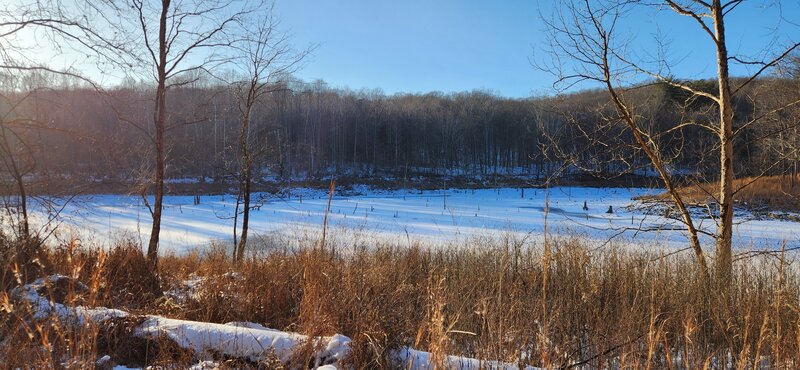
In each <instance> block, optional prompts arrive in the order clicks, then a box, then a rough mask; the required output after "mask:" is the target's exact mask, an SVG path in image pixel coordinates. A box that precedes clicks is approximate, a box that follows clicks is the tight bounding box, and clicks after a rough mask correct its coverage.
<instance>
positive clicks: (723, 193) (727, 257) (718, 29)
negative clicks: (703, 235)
mask: <svg viewBox="0 0 800 370" xmlns="http://www.w3.org/2000/svg"><path fill="white" fill-rule="evenodd" d="M712 16H713V18H714V33H715V35H716V47H717V77H718V83H719V120H720V122H719V141H720V156H719V159H720V172H719V174H720V177H719V225H718V230H717V243H716V271H715V273H716V280H717V282H718V284H719V286H727V285H729V283H730V280H731V273H732V269H733V260H732V250H731V239H732V235H733V177H734V176H733V106H732V101H731V100H732V98H731V87H730V79H729V76H728V75H729V72H728V50H727V47H726V45H725V21H724V18H723V10H722V6H721V4H720V1H719V0H714V2H713V3H712Z"/></svg>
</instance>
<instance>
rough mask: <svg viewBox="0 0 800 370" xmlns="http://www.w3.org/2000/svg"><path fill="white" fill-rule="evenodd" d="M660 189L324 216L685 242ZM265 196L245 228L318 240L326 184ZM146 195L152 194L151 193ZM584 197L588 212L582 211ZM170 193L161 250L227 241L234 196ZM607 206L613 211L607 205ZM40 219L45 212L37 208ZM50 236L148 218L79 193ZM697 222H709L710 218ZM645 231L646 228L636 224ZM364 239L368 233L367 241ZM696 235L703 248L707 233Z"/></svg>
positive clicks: (414, 227) (574, 190)
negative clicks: (658, 206) (646, 207)
mask: <svg viewBox="0 0 800 370" xmlns="http://www.w3.org/2000/svg"><path fill="white" fill-rule="evenodd" d="M659 192H660V190H653V189H622V188H578V187H558V188H553V189H550V190H549V213H548V216H547V222H546V223H545V199H546V191H545V190H543V189H524V190H521V189H516V188H513V189H512V188H505V189H484V190H456V189H450V190H446V191H442V190H437V191H404V190H400V191H382V190H370V189H366V188H356V189H353V190H350V191H346V192H343V194H350V195H339V194H337V195H336V196H335V197H334V198H333V201H332V203H331V212H330V214H329V217H328V222H329V227H330V230H331V231H330V233H331V234H332V235H334V236H335V235H337V234H338V235H343V234H347V235H348V236H347V237H349V238H360V240H361V241H362V242H363V241H364V240H372V239H378V240H384V241H389V242H395V243H398V244H407V243H411V242H414V241H425V242H431V243H443V244H446V243H454V242H455V243H458V242H460V241H463V240H467V239H471V238H475V237H486V236H489V237H493V236H499V235H504V234H507V233H517V234H521V235H530V236H532V238H531V239H535V238H537V237H540V236H541V235H542V233H543V231H544V228H545V225H547V229H548V231H549V232H551V233H555V234H562V235H564V234H566V235H573V234H578V235H584V236H587V237H589V238H590V239H592V240H594V242H597V243H598V244H603V243H606V242H608V240H610V239H611V238H612V237H613V238H614V239H613V240H614V242H615V243H616V242H621V241H633V242H636V243H637V244H639V245H656V246H664V247H681V246H685V242H686V235H685V233H684V231H682V228H681V224H680V223H679V222H677V221H675V220H672V219H666V218H664V217H663V216H662V215H653V214H650V215H648V214H646V213H645V212H644V211H642V210H640V209H639V208H640V207H639V206H641V204H639V203H638V202H637V201H635V200H633V199H632V198H633V197H635V196H639V195H645V194H655V193H659ZM262 197H263V199H264V200H263V202H259V206H258V207H257V208H256V209H254V210H253V212H252V213H251V224H250V227H251V232H253V233H255V234H257V235H259V234H260V235H281V236H282V237H284V238H297V239H298V240H299V239H300V238H312V239H315V238H318V237H319V235H320V234H321V231H322V223H323V217H324V214H325V209H326V206H327V192H325V191H320V190H309V189H297V190H294V191H292V193H291V195H283V196H275V195H269V194H258V195H256V196H254V198H255V199H259V198H262ZM150 202H152V200H150ZM584 202H586V206H587V207H588V210H584V209H583V207H584ZM193 203H194V197H192V196H168V197H166V198H165V209H164V216H163V222H162V228H161V245H162V251H176V252H181V251H185V250H188V249H192V248H202V247H205V246H207V245H208V244H209V242H210V241H212V240H220V241H230V240H232V235H233V229H232V227H233V226H232V225H233V214H234V207H235V203H236V199H235V197H234V196H231V195H227V196H221V195H215V196H202V197H201V199H200V204H199V205H194V204H193ZM609 207H613V213H607V211H608V209H609ZM38 216H39V219H40V221H41V220H42V219H43V218H44V217H45V216H46V213H45V212H44V211H42V210H40V211H39V213H38ZM60 220H61V222H60V224H59V227H58V229H57V232H56V233H55V234H54V235H55V237H58V238H61V239H69V238H72V237H77V238H80V239H81V240H82V242H83V243H84V244H90V243H98V244H108V243H109V242H110V241H111V240H114V239H117V238H119V237H120V236H122V235H125V236H128V237H132V238H134V239H136V240H141V241H142V242H143V243H144V244H146V243H147V240H148V238H149V230H150V221H151V217H150V214H149V211H148V209H147V207H146V205H145V203H144V202H143V201H142V200H141V198H140V197H137V196H121V195H95V196H82V197H78V198H76V199H73V200H72V201H71V202H69V203H68V204H67V205H66V206H65V208H64V209H63V211H62V212H61V214H60ZM737 220H738V224H737V226H736V228H735V229H734V238H735V244H736V246H737V247H738V248H747V249H750V248H757V249H760V248H768V249H776V248H779V246H780V244H781V243H782V242H787V243H788V245H789V246H794V245H798V244H800V242H798V235H800V223H795V222H790V221H777V220H750V219H749V218H746V217H739V218H738V219H737ZM701 227H702V228H704V229H707V230H713V228H714V223H713V220H711V219H705V220H703V221H702V222H701ZM642 230H646V231H642ZM365 238H369V239H365ZM703 242H704V243H705V244H706V245H708V246H709V247H710V246H711V245H712V244H713V243H712V240H711V239H709V238H705V239H704V240H703Z"/></svg>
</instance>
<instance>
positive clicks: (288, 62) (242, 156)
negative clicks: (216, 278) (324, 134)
mask: <svg viewBox="0 0 800 370" xmlns="http://www.w3.org/2000/svg"><path fill="white" fill-rule="evenodd" d="M273 10H274V3H271V4H270V5H269V7H267V8H266V10H265V11H263V13H262V12H258V13H254V14H253V15H254V17H253V19H251V20H250V21H249V22H247V23H248V24H249V25H251V26H250V27H249V28H247V29H246V31H245V32H244V37H243V38H242V39H241V40H240V41H238V42H235V43H234V46H235V48H236V50H237V51H238V53H239V54H240V55H239V58H238V62H239V63H237V66H238V67H239V69H240V71H239V72H240V73H241V74H242V75H243V76H244V78H243V79H242V80H240V81H237V82H235V83H234V89H235V93H236V100H237V108H238V110H239V169H238V172H239V174H238V176H237V179H238V182H239V196H238V197H237V204H236V215H235V217H234V225H233V229H234V252H233V259H234V261H237V262H239V261H241V260H242V258H243V257H244V252H245V249H246V247H247V235H248V227H249V221H250V210H251V208H252V205H251V193H252V183H253V165H254V161H255V159H256V158H257V157H259V156H260V155H262V154H264V153H265V152H266V151H267V150H268V149H269V148H266V147H263V146H262V147H261V149H258V150H255V148H253V141H254V140H252V138H251V120H252V119H253V113H254V107H255V106H256V104H258V103H259V102H261V99H262V98H263V97H264V95H265V94H269V93H272V92H275V91H278V90H281V89H285V84H283V83H280V81H281V79H284V78H286V77H288V76H289V75H290V74H291V73H292V72H295V71H296V70H297V69H298V68H299V67H300V65H301V62H302V61H303V59H304V58H305V57H306V55H308V53H309V52H310V51H311V49H310V48H309V49H305V50H302V51H296V50H295V49H293V48H292V46H291V45H290V43H289V41H290V40H289V37H288V36H287V34H285V33H282V32H281V31H279V30H278V25H279V22H278V21H277V20H276V19H275V17H274V13H273ZM240 202H241V206H242V230H241V236H240V238H239V240H238V244H237V241H236V229H237V227H238V225H237V221H236V220H237V217H236V216H238V210H239V206H240Z"/></svg>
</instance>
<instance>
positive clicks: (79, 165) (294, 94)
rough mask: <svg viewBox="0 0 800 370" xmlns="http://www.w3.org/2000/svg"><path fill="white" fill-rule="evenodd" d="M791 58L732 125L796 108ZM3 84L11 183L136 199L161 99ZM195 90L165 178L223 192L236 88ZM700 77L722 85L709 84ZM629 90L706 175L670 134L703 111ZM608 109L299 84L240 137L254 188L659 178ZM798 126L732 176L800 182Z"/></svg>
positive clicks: (754, 153)
mask: <svg viewBox="0 0 800 370" xmlns="http://www.w3.org/2000/svg"><path fill="white" fill-rule="evenodd" d="M798 60H800V58H794V59H792V62H791V63H787V65H785V66H784V68H782V69H781V70H780V71H781V73H780V74H779V75H776V76H770V77H766V78H761V79H759V80H758V81H757V82H756V83H754V84H752V85H750V86H749V87H748V88H747V89H746V91H745V92H744V93H743V94H742V95H739V96H738V98H737V99H736V101H735V103H734V106H735V110H736V113H735V121H736V123H734V125H736V124H739V125H744V124H745V123H746V122H748V121H750V120H752V119H753V118H754V117H759V116H762V115H767V114H769V113H771V112H770V111H769V110H770V109H772V108H771V107H774V106H777V105H780V104H785V103H786V102H791V101H794V100H797V99H798V96H800V88H799V87H800V73H798V71H800V62H798ZM3 80H4V81H15V82H17V81H18V82H17V83H16V84H11V83H6V84H5V85H4V86H3V91H5V92H6V93H4V94H2V97H3V98H2V99H3V105H2V106H3V108H2V109H3V111H4V114H3V117H5V118H4V119H5V120H6V121H8V122H9V124H7V125H3V126H2V127H3V131H2V135H3V141H2V143H3V145H2V146H0V150H2V152H3V157H4V158H6V160H4V161H3V164H4V166H3V167H2V168H1V170H2V172H3V173H4V175H3V176H4V177H6V178H10V177H13V172H14V171H13V167H17V168H18V169H19V170H20V173H21V174H22V175H23V176H27V177H28V178H29V181H30V182H31V184H32V185H33V186H34V187H35V185H36V184H37V183H38V182H44V183H49V182H52V181H53V180H54V179H59V178H61V179H63V178H64V177H69V178H70V179H71V181H68V183H72V184H74V185H76V186H86V185H87V184H91V183H98V182H100V183H102V182H107V183H118V184H119V183H122V184H127V185H129V186H130V187H129V188H128V190H130V189H133V185H135V184H136V183H137V181H141V179H142V178H143V177H146V176H147V174H149V173H151V172H152V165H151V163H150V162H151V161H150V160H149V158H151V156H152V155H151V154H149V153H150V152H149V151H152V145H151V144H150V141H151V140H152V138H153V135H154V132H153V129H152V127H151V125H147V124H145V123H146V122H147V120H148V119H151V117H152V115H153V112H152V100H151V97H152V94H153V93H152V91H148V89H147V87H146V86H145V85H143V84H138V83H135V82H130V83H128V84H125V85H124V86H119V87H116V88H113V89H110V90H109V91H103V92H99V91H97V90H95V89H92V88H87V87H85V86H81V83H80V81H77V82H76V81H71V82H69V80H68V79H66V80H67V82H64V81H60V82H58V83H54V82H52V81H47V80H46V79H45V78H44V77H43V76H37V75H36V74H34V73H32V74H31V75H29V76H25V78H19V77H18V76H17V78H6V79H3ZM187 80H190V81H192V82H191V83H190V84H186V85H182V86H180V87H179V88H176V89H172V90H170V91H169V92H168V102H169V105H170V108H169V112H170V116H169V122H168V126H169V131H170V135H169V136H168V139H167V142H168V143H167V147H168V148H169V149H168V151H169V154H168V156H167V163H168V167H167V171H166V177H167V178H171V179H177V181H187V180H186V179H190V180H188V181H200V182H225V179H229V178H234V177H235V176H237V175H236V171H237V170H238V169H239V167H238V165H237V158H238V155H239V146H240V145H241V143H240V141H239V140H238V137H239V129H240V127H239V123H238V120H239V113H238V111H237V97H236V91H235V89H234V88H232V87H230V86H226V85H221V84H218V83H216V84H214V83H209V82H208V81H205V82H204V80H203V79H202V78H192V79H189V78H187ZM691 83H692V84H694V85H696V86H700V87H701V88H703V89H706V90H709V91H713V89H716V86H715V83H714V82H713V81H691ZM626 96H627V97H628V98H629V99H631V102H632V104H635V105H636V106H637V109H639V110H640V112H642V114H644V115H646V117H644V119H645V120H646V122H647V128H648V130H651V132H657V133H659V134H658V135H657V138H658V141H659V142H658V145H659V147H660V148H661V150H662V151H664V152H666V153H673V154H674V155H672V156H670V157H669V158H668V164H669V167H670V168H671V169H672V170H673V171H674V172H675V174H676V175H695V176H713V173H714V171H715V170H716V168H717V166H718V163H717V161H715V160H714V159H713V158H714V153H715V152H716V151H718V148H716V147H715V146H714V143H713V136H712V135H709V134H708V133H707V132H705V131H704V130H701V129H700V128H698V126H686V127H675V126H676V123H677V122H681V120H684V119H686V118H687V117H691V119H693V120H697V121H706V122H712V121H713V120H714V119H715V117H714V115H713V109H712V108H713V106H712V104H711V102H710V101H704V100H703V98H702V97H700V98H697V97H693V96H691V95H690V94H686V93H684V92H683V91H682V90H680V89H677V88H674V87H672V86H670V85H668V84H665V83H661V82H653V83H642V84H640V85H636V86H631V87H629V88H627V91H626ZM609 104H610V102H609V99H608V97H607V96H606V94H605V93H604V92H603V91H600V90H585V91H578V92H573V93H568V94H563V95H559V96H554V97H531V98H527V99H510V98H504V97H501V96H498V95H495V94H492V93H491V92H485V91H473V92H464V93H458V94H442V93H436V92H432V93H427V94H396V95H391V96H388V95H386V94H383V93H382V92H381V91H379V90H361V91H353V90H348V89H336V88H331V87H329V86H327V85H326V84H325V83H324V82H322V81H316V82H313V83H304V82H302V81H297V80H293V81H290V82H282V83H280V84H276V85H274V86H270V91H269V92H268V94H267V95H266V96H265V98H264V99H262V100H261V101H260V102H259V103H258V104H257V105H256V106H255V107H254V109H253V113H252V115H251V117H250V125H249V127H248V130H247V132H246V140H247V145H248V146H250V147H252V148H254V154H255V155H254V157H255V159H254V168H255V169H256V171H257V176H255V178H256V179H257V181H262V182H273V183H274V182H281V181H287V180H291V179H300V180H305V179H318V178H322V177H326V176H327V177H330V176H338V177H341V178H348V177H358V178H361V179H362V180H365V179H367V180H368V179H372V180H386V179H390V180H391V179H404V178H405V179H408V178H411V177H414V176H429V177H430V176H433V177H437V176H441V175H447V176H451V177H452V176H461V177H464V178H469V179H481V178H486V177H487V176H495V175H496V176H501V177H512V178H513V177H516V178H521V179H527V180H532V183H537V181H539V182H541V181H542V180H543V179H545V178H548V177H552V176H554V175H556V177H558V176H567V175H576V174H584V175H586V174H588V175H591V176H593V177H596V178H604V179H608V178H614V177H616V176H620V175H623V174H636V175H644V176H647V175H648V174H651V175H654V173H653V170H652V168H651V167H650V163H649V161H648V159H647V158H646V157H644V156H643V155H642V154H641V153H640V150H639V149H638V148H636V147H635V146H631V145H629V144H628V143H629V142H630V138H629V136H630V134H629V133H627V132H626V130H625V129H624V128H623V127H620V126H618V125H617V127H614V124H613V122H611V123H609V120H610V118H609V117H610V116H611V109H612V108H611V107H610V106H609ZM17 117H32V118H27V119H21V120H18V122H17V121H15V120H14V118H17ZM15 122H16V124H15ZM609 125H610V127H609ZM798 126H800V107H798V106H793V107H790V108H788V109H785V110H783V111H782V112H781V113H780V114H771V115H769V116H768V117H766V118H765V119H763V120H760V121H759V124H758V125H750V126H747V127H745V128H744V130H743V131H742V134H741V135H739V136H738V137H737V141H736V143H735V145H734V147H735V150H736V152H737V153H736V154H737V161H736V173H737V176H742V177H744V176H755V175H759V174H762V172H764V171H763V170H764V169H765V168H766V169H767V171H766V174H768V175H794V174H797V171H798V162H800V154H799V153H798V149H799V148H798V145H800V136H798V135H800V131H799V130H798ZM607 128H608V129H607ZM62 184H63V183H62ZM117 189H119V190H117V191H123V192H124V191H126V190H125V187H118V188H117Z"/></svg>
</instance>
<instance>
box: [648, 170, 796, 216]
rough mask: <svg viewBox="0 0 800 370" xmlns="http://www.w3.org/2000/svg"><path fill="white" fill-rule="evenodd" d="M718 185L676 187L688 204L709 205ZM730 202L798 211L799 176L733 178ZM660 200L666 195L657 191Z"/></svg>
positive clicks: (712, 200) (716, 192)
mask: <svg viewBox="0 0 800 370" xmlns="http://www.w3.org/2000/svg"><path fill="white" fill-rule="evenodd" d="M718 188H719V184H718V183H716V182H707V183H699V184H693V185H689V186H685V187H682V188H680V189H679V190H678V191H679V192H680V194H681V195H682V196H683V197H684V199H685V200H686V201H687V202H688V203H694V204H709V203H714V202H716V200H715V198H717V197H718V196H719V192H718V190H717V189H718ZM740 188H741V190H739V191H738V192H737V193H736V194H735V195H734V201H735V202H737V203H739V204H741V205H745V206H749V207H768V208H769V209H771V210H783V211H797V210H800V175H795V176H790V175H786V176H764V177H761V178H753V177H745V178H740V179H736V180H734V190H736V189H740ZM659 197H660V198H661V199H668V198H669V195H667V194H666V193H665V194H661V195H660V196H659Z"/></svg>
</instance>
